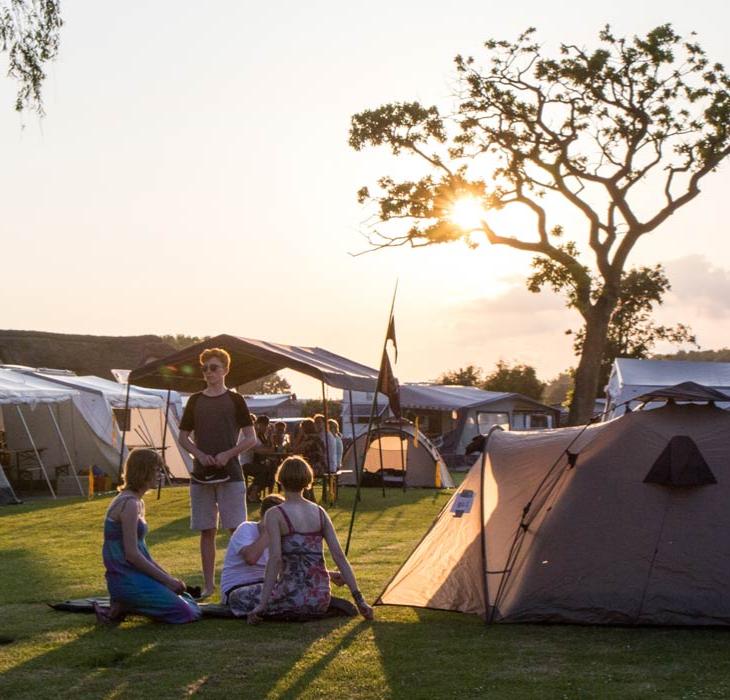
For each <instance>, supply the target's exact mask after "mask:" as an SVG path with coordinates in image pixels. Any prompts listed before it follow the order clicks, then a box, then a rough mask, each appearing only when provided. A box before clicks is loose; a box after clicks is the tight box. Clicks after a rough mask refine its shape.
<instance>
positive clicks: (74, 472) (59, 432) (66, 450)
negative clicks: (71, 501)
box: [48, 404, 84, 496]
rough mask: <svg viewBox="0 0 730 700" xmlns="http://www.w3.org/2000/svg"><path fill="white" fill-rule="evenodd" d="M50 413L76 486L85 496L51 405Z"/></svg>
mask: <svg viewBox="0 0 730 700" xmlns="http://www.w3.org/2000/svg"><path fill="white" fill-rule="evenodd" d="M48 412H49V413H50V414H51V420H52V421H53V425H54V426H55V428H56V433H57V434H58V439H59V440H60V441H61V445H63V451H64V452H65V453H66V458H67V459H68V464H69V466H70V467H71V472H72V473H73V475H74V478H75V479H76V485H77V486H78V487H79V493H80V494H81V495H82V496H83V495H84V487H83V486H81V481H80V480H79V473H78V471H77V470H76V465H75V464H74V461H73V458H72V457H71V453H70V452H69V451H68V447H67V446H66V441H65V440H64V439H63V434H62V433H61V428H60V426H59V425H58V421H57V420H56V415H55V414H54V413H53V407H52V406H51V404H48Z"/></svg>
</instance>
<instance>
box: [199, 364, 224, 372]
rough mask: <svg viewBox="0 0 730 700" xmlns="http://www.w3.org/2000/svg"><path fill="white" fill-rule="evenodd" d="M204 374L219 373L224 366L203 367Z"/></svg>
mask: <svg viewBox="0 0 730 700" xmlns="http://www.w3.org/2000/svg"><path fill="white" fill-rule="evenodd" d="M200 369H202V370H203V372H217V371H218V370H219V369H223V365H202V366H201V368H200Z"/></svg>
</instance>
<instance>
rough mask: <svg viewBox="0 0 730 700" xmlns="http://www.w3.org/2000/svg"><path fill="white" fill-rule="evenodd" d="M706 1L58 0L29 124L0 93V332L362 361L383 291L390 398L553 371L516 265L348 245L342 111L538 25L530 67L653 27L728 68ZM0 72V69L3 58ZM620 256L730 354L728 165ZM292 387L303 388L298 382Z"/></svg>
mask: <svg viewBox="0 0 730 700" xmlns="http://www.w3.org/2000/svg"><path fill="white" fill-rule="evenodd" d="M727 7H728V6H727V4H726V3H725V2H723V1H721V0H704V1H703V0H699V1H698V2H694V3H687V2H685V1H682V2H680V1H678V0H671V1H664V2H658V1H656V0H647V1H645V2H642V3H637V2H635V1H632V2H628V1H626V0H618V1H616V2H613V3H610V4H606V5H601V4H599V3H586V2H580V3H578V2H559V1H556V2H552V3H545V2H535V1H533V0H526V1H523V2H521V3H517V4H509V3H505V4H496V3H487V2H483V1H479V2H477V1H472V0H463V1H462V2H459V3H456V4H454V5H453V6H448V9H447V5H446V4H445V3H443V2H441V3H435V2H432V1H431V0H421V1H420V2H412V1H410V0H409V1H408V2H392V0H391V1H390V2H383V1H382V0H373V1H371V2H369V3H366V4H361V3H360V4H355V3H343V2H334V1H333V0H332V1H330V0H327V1H324V0H320V1H311V2H307V3H295V2H281V1H278V0H272V1H271V2H269V3H266V4H263V3H256V4H254V3H242V2H240V0H239V1H238V2H228V1H222V2H218V3H214V4H209V3H193V2H187V1H186V0H182V1H181V0H176V1H175V2H172V1H163V0H156V1H155V2H151V3H115V4H109V3H100V2H91V1H89V0H66V1H65V2H64V3H63V16H64V20H65V26H64V28H63V32H62V46H61V55H60V57H59V60H58V61H57V62H56V63H55V64H54V65H52V67H51V68H50V71H49V77H48V81H47V83H46V85H45V88H44V94H45V107H46V112H47V115H46V117H45V118H44V119H42V120H39V119H38V118H37V117H36V116H35V115H33V114H26V115H23V116H18V115H17V114H16V113H15V112H14V111H13V100H14V95H15V88H16V85H15V84H14V83H13V82H12V81H10V80H9V79H7V78H2V79H0V148H1V152H2V167H1V168H0V201H2V217H1V218H0V226H1V227H2V228H1V229H0V230H1V231H2V238H1V240H2V259H3V263H4V264H3V265H2V268H0V299H2V313H0V328H12V329H28V330H43V331H55V332H64V333H91V334H103V335H132V334H143V333H157V334H165V333H186V334H193V335H203V334H210V335H214V334H218V333H231V334H236V335H241V336H246V337H251V338H262V339H268V340H273V341H278V342H284V343H292V344H298V345H318V346H320V347H324V348H327V349H329V350H332V351H333V352H337V353H339V354H342V355H345V356H348V357H351V358H352V359H354V360H357V361H360V362H363V363H365V364H368V365H371V366H377V363H378V354H379V348H380V345H381V343H382V339H383V334H384V332H385V323H386V320H387V313H388V308H389V304H390V297H391V295H392V291H393V287H394V284H395V282H396V278H398V279H399V291H398V299H397V304H396V322H397V329H398V340H399V348H400V356H399V363H398V366H397V374H398V376H399V378H400V379H401V380H402V381H417V380H429V379H433V378H435V377H436V376H437V375H439V374H440V373H441V372H443V371H444V370H448V369H453V368H456V367H459V366H463V365H466V364H477V365H481V366H482V367H484V368H486V369H491V368H492V367H493V366H494V364H495V363H496V362H497V360H499V359H500V358H501V359H504V360H507V361H509V362H513V361H519V362H526V363H529V364H533V365H535V366H536V367H537V369H538V374H539V375H540V376H541V378H543V379H549V378H551V377H552V376H554V375H556V374H557V373H558V372H559V371H561V370H563V369H565V368H567V367H569V366H570V365H571V364H572V363H573V362H574V358H573V355H572V352H571V347H570V338H569V337H567V336H566V335H565V334H564V331H565V330H566V329H567V328H576V327H577V326H578V325H579V324H578V321H577V318H576V316H575V315H574V314H573V313H571V312H568V311H566V310H565V309H564V304H563V302H562V300H561V299H560V298H558V297H555V296H553V295H551V294H549V293H544V294H541V295H538V296H536V295H531V294H529V293H528V292H526V291H525V289H524V278H525V275H526V273H527V272H528V270H529V261H530V256H529V255H526V254H524V253H520V252H517V251H511V250H506V249H492V248H489V247H488V246H482V247H481V248H479V249H478V250H476V251H470V250H468V249H467V247H466V246H465V245H463V244H461V243H458V244H451V245H449V246H439V247H431V248H428V249H421V250H417V251H412V250H406V249H398V250H386V251H380V252H374V253H370V254H367V255H363V256H359V257H353V256H352V255H351V253H357V252H360V251H362V250H364V249H365V248H366V247H367V243H366V241H365V239H364V238H363V232H364V230H365V220H366V217H367V216H368V212H367V211H366V210H365V209H363V207H361V206H360V205H359V204H358V203H357V201H356V198H355V193H356V191H357V189H358V188H359V187H361V186H362V185H365V184H372V183H373V182H374V180H375V179H376V178H377V177H378V176H379V175H382V174H385V173H388V172H391V171H392V170H393V169H394V167H393V162H394V161H393V159H392V156H390V155H389V154H388V153H387V152H385V151H376V150H369V151H365V152H362V153H356V152H355V151H353V150H352V149H350V148H349V146H348V144H347V139H348V129H349V122H350V117H351V115H352V114H354V113H356V112H358V111H361V110H362V109H365V108H368V107H376V106H378V105H380V104H382V103H385V102H388V101H395V100H412V99H418V100H420V101H422V102H424V103H426V104H431V103H435V104H440V105H449V104H451V94H452V90H453V81H454V75H455V74H454V71H453V62H452V59H453V57H454V56H455V55H456V54H457V53H462V54H470V53H472V54H476V55H479V51H480V45H481V43H482V42H483V41H484V40H485V39H487V38H490V37H494V38H498V39H501V38H507V39H512V38H514V37H516V35H517V34H518V33H519V32H521V31H522V30H524V29H525V28H527V27H528V26H531V25H532V26H535V27H537V29H538V38H539V40H540V41H541V42H542V43H544V45H545V46H546V47H549V48H550V49H551V50H552V49H553V48H554V47H557V45H558V44H559V43H560V42H561V41H569V42H571V43H577V44H585V45H587V46H591V45H594V44H595V36H596V34H597V33H598V31H599V29H600V28H601V27H602V26H603V25H604V24H605V23H606V22H608V23H610V24H611V25H612V26H613V28H614V31H615V33H617V34H635V33H645V32H646V31H648V30H649V29H651V28H653V27H654V26H656V25H658V24H661V23H665V22H672V23H673V24H674V26H675V28H676V29H677V30H678V31H679V32H680V33H682V34H688V33H689V32H690V31H692V30H694V31H696V32H697V33H698V35H699V36H698V39H699V42H700V43H701V44H702V46H703V47H704V48H705V49H706V50H707V52H708V55H709V57H710V59H711V60H716V61H720V62H722V63H724V64H726V66H730V44H728V41H727V27H728V21H729V20H730V10H728V9H727ZM0 60H1V59H0ZM3 72H4V71H3ZM702 190H703V193H702V194H701V195H700V197H699V198H698V199H696V200H695V201H694V202H693V203H691V204H690V205H688V206H687V207H685V208H683V209H682V210H680V212H679V213H678V214H676V215H675V216H674V217H672V218H671V219H670V220H669V221H668V223H667V224H666V225H664V226H663V228H661V229H660V231H658V232H657V233H654V234H652V235H651V236H650V237H649V238H647V239H646V240H645V241H644V242H642V243H641V245H640V246H639V247H638V248H637V250H636V251H635V254H634V256H633V258H632V259H631V263H633V264H642V263H654V262H658V261H661V262H663V263H664V264H665V266H666V268H667V271H668V273H669V277H670V279H671V281H672V283H673V292H672V293H671V294H670V295H668V297H667V300H666V303H665V305H664V307H663V308H662V309H661V311H660V312H659V314H658V315H657V318H658V319H659V320H661V321H663V322H670V323H673V322H677V321H683V322H686V323H688V324H689V325H691V327H692V329H693V330H694V331H695V333H696V334H697V337H698V341H699V343H700V345H701V346H702V347H703V348H708V349H709V348H718V347H723V346H727V345H730V337H729V336H728V333H727V329H728V321H729V320H730V304H729V303H728V299H730V241H729V240H728V236H727V234H728V224H727V217H726V211H727V199H728V195H730V164H726V165H725V166H724V167H723V168H722V169H721V170H720V171H719V172H717V173H715V174H713V175H710V176H709V177H707V178H706V179H705V180H704V184H703V185H702ZM287 376H289V378H290V379H292V383H293V385H294V388H295V390H298V391H299V393H300V394H304V395H307V394H313V393H316V391H317V389H316V387H313V386H312V384H311V382H308V381H304V380H301V379H300V378H299V377H298V376H296V375H287Z"/></svg>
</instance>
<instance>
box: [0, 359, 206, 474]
mask: <svg viewBox="0 0 730 700" xmlns="http://www.w3.org/2000/svg"><path fill="white" fill-rule="evenodd" d="M0 372H2V374H3V376H4V377H6V378H7V379H8V381H14V382H16V383H21V384H23V385H24V386H26V387H28V386H34V387H36V388H42V389H44V390H45V391H47V392H50V393H51V394H53V393H56V392H61V393H65V394H66V395H67V396H69V397H71V398H70V401H68V402H67V403H63V404H60V403H59V404H56V405H55V406H54V415H55V419H56V420H57V421H58V424H59V426H60V430H61V433H62V434H63V435H64V436H65V437H66V443H67V447H68V450H69V452H70V454H71V456H72V460H73V461H74V463H75V464H76V465H78V466H79V468H85V469H88V468H90V467H92V466H96V467H97V468H98V469H100V470H101V471H102V472H104V473H106V474H108V475H110V476H115V475H116V474H117V471H118V468H119V460H120V451H121V449H122V439H121V434H120V431H119V427H118V425H117V421H116V420H115V417H114V410H115V409H116V410H119V409H123V408H124V405H125V401H126V387H123V386H121V385H119V384H117V383H116V382H112V381H109V380H106V379H102V378H100V377H93V376H85V377H77V376H76V375H74V374H72V373H70V372H64V371H62V370H42V371H38V370H34V369H32V368H28V367H14V368H7V367H6V368H2V369H0ZM166 394H167V392H164V391H160V392H155V391H152V390H146V389H145V390H137V389H134V390H131V391H130V402H129V408H130V413H129V422H130V425H129V427H130V430H131V432H130V435H132V436H133V437H132V439H130V441H129V446H130V447H135V446H140V447H141V446H145V447H149V446H154V447H160V446H161V444H162V432H163V430H164V425H165V422H164V408H165V396H166ZM176 403H177V404H178V405H179V404H180V402H179V396H178V395H177V394H175V400H174V401H173V402H172V404H171V406H172V408H171V409H170V417H169V420H168V426H167V437H166V443H165V444H166V446H169V449H166V455H167V457H166V461H167V464H168V467H169V468H170V471H171V473H172V476H174V477H177V478H181V479H187V478H189V471H190V468H191V467H192V465H190V467H188V464H189V462H190V458H189V455H187V453H184V452H183V451H182V450H180V449H179V447H178V445H177V441H176V435H177V420H175V419H173V414H174V413H176V412H177V411H178V410H179V409H177V408H174V407H175V404H176ZM26 420H27V421H28V423H29V426H30V427H31V430H32V432H33V434H34V435H37V436H38V440H39V444H40V445H41V446H43V448H44V450H43V454H44V456H45V458H47V461H48V463H49V464H50V465H51V467H52V465H54V464H58V465H61V464H66V463H68V461H69V460H68V458H67V456H66V455H65V450H64V446H63V445H62V444H60V442H59V440H58V439H57V437H56V436H55V427H54V425H53V423H52V422H51V421H50V420H49V416H48V415H46V414H45V413H43V412H31V413H30V414H29V415H28V416H27V417H26ZM5 424H6V433H7V434H8V440H9V441H12V442H13V443H14V444H13V446H15V447H16V448H28V447H29V446H30V445H29V444H28V439H27V438H26V437H24V429H23V426H22V423H21V422H20V419H19V418H18V416H16V415H14V414H12V413H9V414H8V415H7V416H6V420H5ZM50 476H51V478H53V477H54V476H55V474H54V473H53V470H52V469H51V475H50Z"/></svg>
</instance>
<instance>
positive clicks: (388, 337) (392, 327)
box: [385, 316, 398, 362]
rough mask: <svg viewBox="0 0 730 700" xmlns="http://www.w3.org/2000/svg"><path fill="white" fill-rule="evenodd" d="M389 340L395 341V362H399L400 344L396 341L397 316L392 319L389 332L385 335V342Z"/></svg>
mask: <svg viewBox="0 0 730 700" xmlns="http://www.w3.org/2000/svg"><path fill="white" fill-rule="evenodd" d="M389 340H392V341H393V349H394V350H395V361H396V362H398V343H397V342H396V340H395V316H391V317H390V323H388V332H387V333H386V334H385V342H386V343H387V342H388V341H389Z"/></svg>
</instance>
